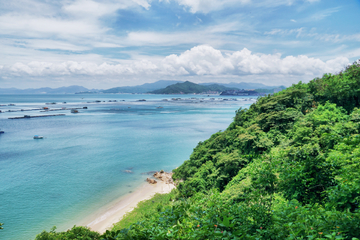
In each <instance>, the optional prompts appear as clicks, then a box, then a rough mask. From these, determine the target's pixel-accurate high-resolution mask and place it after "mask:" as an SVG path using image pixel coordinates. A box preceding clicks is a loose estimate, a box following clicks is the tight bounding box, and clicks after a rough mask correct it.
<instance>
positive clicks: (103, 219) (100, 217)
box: [78, 181, 175, 234]
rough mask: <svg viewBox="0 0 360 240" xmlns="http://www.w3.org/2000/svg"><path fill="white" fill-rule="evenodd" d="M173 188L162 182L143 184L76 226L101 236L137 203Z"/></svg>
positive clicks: (171, 185)
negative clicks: (83, 227)
mask: <svg viewBox="0 0 360 240" xmlns="http://www.w3.org/2000/svg"><path fill="white" fill-rule="evenodd" d="M173 188H175V186H174V185H173V184H166V183H165V182H164V181H158V182H157V183H156V184H149V183H144V184H142V185H141V186H140V187H138V188H137V189H135V190H134V191H133V192H132V193H129V194H126V195H125V196H122V197H120V198H118V199H116V200H115V201H113V202H111V203H110V204H108V205H106V206H104V207H103V208H102V209H101V210H98V211H96V212H95V213H93V214H92V215H90V216H88V217H86V218H85V219H84V220H82V221H81V222H80V223H79V224H78V225H81V226H87V227H89V228H90V229H91V230H92V231H97V232H99V233H101V234H102V233H104V232H105V231H106V230H110V229H111V228H112V226H113V225H114V223H117V222H119V221H120V220H121V218H122V217H123V216H124V215H125V214H126V213H127V212H130V211H132V210H133V209H134V208H135V207H136V206H137V204H138V203H139V202H141V201H143V200H146V199H150V198H151V197H152V196H154V195H155V194H156V193H160V194H164V193H169V192H171V190H172V189H173Z"/></svg>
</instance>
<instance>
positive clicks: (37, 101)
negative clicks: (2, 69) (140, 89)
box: [0, 94, 251, 240]
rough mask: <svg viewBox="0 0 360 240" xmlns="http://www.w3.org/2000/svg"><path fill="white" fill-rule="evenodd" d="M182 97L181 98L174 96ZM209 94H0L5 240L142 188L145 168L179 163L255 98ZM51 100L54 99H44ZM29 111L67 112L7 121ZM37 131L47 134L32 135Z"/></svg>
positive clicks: (0, 212) (64, 223)
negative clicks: (35, 137) (228, 97)
mask: <svg viewBox="0 0 360 240" xmlns="http://www.w3.org/2000/svg"><path fill="white" fill-rule="evenodd" d="M179 97H181V98H182V100H171V98H179ZM194 97H196V98H197V99H190V98H194ZM164 98H166V99H168V101H162V99H164ZM200 98H203V99H200ZM211 98H212V96H207V95H206V96H199V95H197V96H193V95H181V96H180V95H176V96H170V95H166V96H164V95H136V94H116V95H105V94H103V95H85V94H84V95H75V94H74V95H1V96H0V105H6V106H0V110H2V113H0V128H1V129H2V130H3V131H5V133H4V134H1V135H0V222H2V223H4V226H3V227H4V229H3V230H0V239H4V240H7V239H11V240H12V239H34V238H35V236H36V234H37V233H40V232H41V231H42V230H49V229H50V228H51V227H52V226H54V225H56V226H57V227H58V230H65V229H67V228H70V227H72V226H73V225H74V224H76V223H77V222H79V221H80V220H81V219H83V218H84V216H86V215H89V214H90V213H91V212H94V211H95V210H96V209H99V208H100V207H101V206H104V205H105V204H107V203H109V202H112V201H113V200H115V199H117V198H119V197H121V196H123V195H125V194H127V193H128V192H129V191H132V190H133V189H135V188H136V187H138V186H140V185H141V184H142V183H143V182H144V179H146V177H147V176H146V175H143V174H142V173H145V172H149V171H155V170H160V169H164V170H166V171H170V170H172V169H174V168H176V167H177V166H179V165H180V164H181V163H182V162H183V161H184V160H186V159H188V158H189V156H190V154H191V152H192V150H193V148H194V147H195V146H196V144H197V143H198V142H199V141H203V140H206V139H207V138H209V137H210V136H211V134H213V133H215V132H217V131H219V130H224V129H226V127H227V126H228V125H229V123H230V122H231V121H232V119H233V117H234V115H235V110H237V109H238V108H239V107H248V106H249V105H250V103H251V101H244V98H238V99H237V101H224V100H222V99H218V98H219V97H218V96H216V97H215V100H211ZM138 99H146V101H143V102H139V101H137V100H138ZM96 100H98V101H101V102H100V103H95V102H94V101H96ZM109 100H117V102H109ZM122 100H125V101H122ZM230 100H231V99H230ZM246 100H248V99H246ZM49 102H56V103H57V104H55V105H46V104H45V103H49ZM63 102H66V104H64V103H63ZM10 103H12V104H15V106H8V104H10ZM84 106H87V107H88V109H79V113H77V114H74V113H70V110H61V111H54V112H40V111H39V110H33V111H26V112H25V111H20V110H21V109H23V110H26V109H35V108H42V107H49V108H58V109H60V108H62V107H65V108H74V107H81V108H82V107H84ZM159 106H161V108H159ZM9 110H11V111H17V112H9ZM24 114H27V115H31V116H33V115H41V114H66V115H65V116H56V117H43V118H30V119H8V118H9V117H18V116H23V115H24ZM34 135H41V136H44V139H33V136H34ZM126 170H131V173H128V172H126Z"/></svg>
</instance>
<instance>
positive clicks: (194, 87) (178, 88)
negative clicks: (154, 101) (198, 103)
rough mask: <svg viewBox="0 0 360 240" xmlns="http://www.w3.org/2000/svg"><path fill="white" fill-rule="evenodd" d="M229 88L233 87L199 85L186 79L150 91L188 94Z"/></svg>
mask: <svg viewBox="0 0 360 240" xmlns="http://www.w3.org/2000/svg"><path fill="white" fill-rule="evenodd" d="M231 89H234V88H228V87H224V86H222V85H219V84H211V85H199V84H196V83H192V82H189V81H186V82H184V83H176V84H172V85H170V86H167V87H166V88H162V89H158V90H155V91H152V92H150V93H154V94H179V93H184V94H189V93H203V92H208V91H216V92H222V91H225V90H231Z"/></svg>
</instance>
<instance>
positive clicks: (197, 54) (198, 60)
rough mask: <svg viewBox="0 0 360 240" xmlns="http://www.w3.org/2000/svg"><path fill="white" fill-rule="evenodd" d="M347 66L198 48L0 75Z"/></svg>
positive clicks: (274, 71)
mask: <svg viewBox="0 0 360 240" xmlns="http://www.w3.org/2000/svg"><path fill="white" fill-rule="evenodd" d="M348 63H349V60H348V59H347V58H345V57H338V58H335V59H331V60H328V61H326V62H324V61H322V60H320V59H316V58H310V57H307V56H304V55H299V56H286V57H284V58H282V57H281V54H261V53H255V54H254V53H252V52H251V51H250V50H248V49H246V48H244V49H243V50H241V51H236V52H232V53H223V52H221V51H220V50H217V49H214V48H213V47H211V46H208V45H200V46H196V47H193V48H192V49H190V50H188V51H185V52H183V53H182V54H180V55H174V54H173V55H169V56H167V57H165V58H164V59H162V60H161V61H157V60H154V61H149V60H142V61H128V62H124V63H120V64H108V63H102V64H96V63H92V62H86V61H84V62H75V61H66V62H62V63H49V62H38V61H33V62H30V63H27V64H24V63H21V62H19V63H16V64H13V65H11V66H4V67H3V68H2V69H1V70H0V73H1V74H2V75H5V76H11V75H12V76H33V77H47V76H55V77H57V76H70V77H76V76H78V75H87V76H89V77H94V76H106V77H111V76H112V77H116V76H124V75H127V76H143V77H146V76H155V75H156V76H158V77H159V76H215V77H222V76H256V75H266V76H268V75H274V76H275V75H276V76H278V75H282V76H283V77H291V76H297V78H296V79H298V77H299V76H303V77H304V78H306V79H309V78H311V77H313V76H321V75H322V74H324V73H327V72H331V73H335V72H338V71H340V70H341V69H342V68H343V67H344V66H346V65H347V64H348Z"/></svg>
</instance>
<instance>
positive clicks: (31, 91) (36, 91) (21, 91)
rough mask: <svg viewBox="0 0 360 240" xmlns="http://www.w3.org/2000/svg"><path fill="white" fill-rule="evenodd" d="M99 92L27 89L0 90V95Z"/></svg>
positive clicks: (79, 89)
mask: <svg viewBox="0 0 360 240" xmlns="http://www.w3.org/2000/svg"><path fill="white" fill-rule="evenodd" d="M89 91H99V90H96V89H91V90H90V89H87V88H85V87H82V86H76V85H73V86H69V87H60V88H48V87H46V88H28V89H17V88H0V94H43V93H47V94H72V93H76V92H89Z"/></svg>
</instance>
